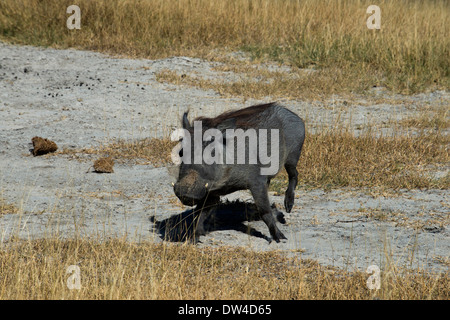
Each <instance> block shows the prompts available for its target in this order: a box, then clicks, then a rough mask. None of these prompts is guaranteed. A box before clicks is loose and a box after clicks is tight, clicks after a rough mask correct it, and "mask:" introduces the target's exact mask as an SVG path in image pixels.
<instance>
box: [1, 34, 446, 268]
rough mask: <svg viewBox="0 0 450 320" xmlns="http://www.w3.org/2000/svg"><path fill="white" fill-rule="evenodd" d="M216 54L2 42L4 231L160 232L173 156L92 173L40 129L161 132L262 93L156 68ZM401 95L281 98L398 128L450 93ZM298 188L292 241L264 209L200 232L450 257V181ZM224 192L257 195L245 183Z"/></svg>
mask: <svg viewBox="0 0 450 320" xmlns="http://www.w3.org/2000/svg"><path fill="white" fill-rule="evenodd" d="M211 66H212V63H211V62H206V61H202V60H200V59H196V58H187V57H173V58H167V59H162V60H154V61H153V60H138V59H123V58H114V57H109V56H106V55H103V54H99V53H93V52H85V51H76V50H54V49H43V48H34V47H27V46H21V47H19V46H11V45H8V44H4V43H0V191H1V193H0V196H2V197H3V198H4V199H5V200H6V201H7V202H8V203H12V204H14V205H15V206H16V207H18V208H19V209H20V210H19V213H11V214H3V215H1V216H0V241H1V242H3V243H6V242H8V241H9V240H10V239H11V237H12V236H14V237H19V238H22V239H30V238H39V237H46V236H49V235H51V234H58V235H60V236H62V237H72V236H74V235H76V234H78V235H82V236H90V237H100V238H105V237H120V236H124V235H126V236H127V237H128V238H129V239H130V240H132V241H139V240H150V241H162V240H161V237H160V235H159V234H158V230H156V229H157V228H156V229H155V225H154V223H152V222H151V218H152V217H154V218H152V219H156V221H162V220H164V219H168V218H170V217H173V216H174V215H179V214H181V213H182V212H183V211H184V210H186V209H189V208H186V207H183V206H181V205H180V203H179V202H178V201H177V199H176V197H175V196H174V194H173V190H172V186H171V182H172V179H171V177H170V176H169V174H168V171H167V168H165V167H156V168H155V167H153V166H151V165H140V164H128V163H127V164H123V163H116V164H115V166H114V173H111V174H97V173H93V172H92V170H90V172H87V171H88V169H89V168H90V166H91V165H92V163H93V160H95V157H89V156H86V157H85V158H83V159H74V158H72V157H70V156H68V155H63V154H61V155H56V156H39V157H33V156H32V154H31V153H30V149H31V139H32V138H33V137H34V136H40V137H44V138H48V139H50V140H53V141H54V142H56V143H57V145H58V147H59V150H62V149H80V148H88V147H89V148H91V147H93V148H95V147H98V146H99V145H101V144H104V143H106V142H109V141H114V140H117V139H141V138H146V137H162V136H163V135H165V134H167V133H170V132H171V131H172V130H173V129H175V128H177V127H178V126H179V122H180V117H181V114H182V112H184V111H186V110H187V109H190V111H191V116H195V115H208V116H213V115H218V114H220V113H221V112H223V111H225V110H229V109H236V108H242V107H244V106H249V105H251V104H254V103H257V102H262V101H253V100H252V101H250V100H249V101H245V102H244V101H242V100H240V99H234V98H223V97H221V96H220V95H218V94H217V93H216V92H214V91H212V90H209V91H204V90H200V89H195V88H190V87H185V86H175V85H171V84H164V83H160V82H158V81H156V79H155V74H157V73H158V72H160V71H161V70H165V69H169V70H174V71H176V72H180V73H187V74H189V73H191V72H195V73H196V74H201V75H203V76H205V77H224V79H228V78H226V77H229V78H230V77H231V78H232V75H230V73H226V74H225V73H223V74H220V73H219V72H217V71H214V70H212V69H211ZM268 67H272V68H276V66H268ZM373 94H374V95H383V94H384V92H383V91H382V90H381V91H374V93H373ZM402 99H403V100H404V101H405V102H404V103H396V104H389V103H380V104H377V105H368V104H367V103H366V102H365V101H364V97H362V98H361V100H360V101H357V102H351V103H347V102H345V103H344V102H343V101H342V99H339V98H338V97H336V99H332V100H331V101H328V102H326V103H325V102H319V101H318V102H313V103H311V102H303V101H282V103H284V104H285V105H286V106H287V107H288V108H290V109H291V110H293V111H294V112H296V113H297V114H298V115H300V116H301V117H303V118H304V119H305V120H306V124H307V128H308V129H309V130H314V128H315V127H316V126H317V125H319V124H323V123H327V122H329V123H330V124H331V123H333V121H336V119H337V117H339V119H340V121H345V120H346V119H349V118H350V117H351V118H352V125H353V126H354V130H359V129H360V128H361V127H363V126H364V125H365V124H367V123H368V122H369V121H371V122H378V123H384V124H386V126H385V130H389V123H391V122H392V121H393V120H394V121H395V119H400V118H402V117H407V116H410V115H413V114H415V113H417V112H418V111H419V106H420V105H423V104H427V105H437V104H447V105H448V104H449V101H450V99H449V95H448V93H446V92H435V93H429V94H420V95H416V96H412V97H404V98H402ZM271 100H272V99H271V98H270V97H267V99H265V100H264V101H271ZM436 174H438V175H442V174H444V175H445V174H446V172H437V173H436ZM296 195H297V199H296V203H295V207H294V209H293V212H292V213H290V214H286V215H285V218H286V221H287V223H286V224H285V225H280V229H281V231H282V232H283V233H284V234H285V235H286V236H287V237H288V241H285V242H281V243H275V242H271V243H269V241H268V240H267V237H268V236H269V234H268V230H267V227H266V226H265V225H264V223H263V222H261V221H251V222H247V221H239V219H238V220H237V221H234V220H232V219H230V221H229V222H228V224H226V225H225V226H222V227H221V228H217V230H211V232H210V233H208V234H207V235H206V236H203V237H201V238H200V241H201V242H200V243H199V244H198V245H199V246H217V245H220V246H243V247H248V248H250V249H253V250H280V251H283V252H286V253H288V254H293V255H299V256H301V257H302V258H312V259H316V260H318V261H319V262H320V263H323V264H326V265H333V266H338V267H343V268H349V269H352V268H359V269H362V270H365V269H366V268H367V267H368V266H369V265H371V264H376V265H378V266H380V267H383V266H384V265H386V264H388V263H389V264H390V263H393V264H395V265H399V266H408V267H413V268H416V267H420V268H426V269H430V270H436V271H446V270H448V265H449V264H448V261H449V252H450V231H449V229H448V224H449V192H448V190H425V191H422V190H409V191H407V190H403V191H400V192H397V193H385V194H384V193H381V194H380V193H377V192H371V191H370V190H352V189H340V190H333V191H328V192H326V191H323V190H310V191H305V190H302V189H300V190H297V193H296ZM227 198H228V199H230V200H233V199H241V200H251V196H250V194H249V193H248V192H238V193H235V194H232V195H230V196H228V197H227ZM271 199H272V201H273V202H274V203H275V204H277V206H278V208H279V209H280V210H283V205H282V203H283V196H278V195H274V194H272V195H271ZM369 212H370V214H368V213H369ZM243 226H244V227H243ZM417 226H420V227H417ZM246 230H247V231H248V230H253V231H254V232H250V233H249V232H246Z"/></svg>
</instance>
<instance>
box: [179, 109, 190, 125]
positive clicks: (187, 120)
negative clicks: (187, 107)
mask: <svg viewBox="0 0 450 320" xmlns="http://www.w3.org/2000/svg"><path fill="white" fill-rule="evenodd" d="M187 115H188V113H187V112H185V113H184V114H183V119H182V120H181V123H182V124H183V129H190V128H191V124H190V123H189V119H188V117H187Z"/></svg>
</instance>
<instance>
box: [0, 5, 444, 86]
mask: <svg viewBox="0 0 450 320" xmlns="http://www.w3.org/2000/svg"><path fill="white" fill-rule="evenodd" d="M72 4H73V3H72V1H70V0H65V1H59V0H47V1H39V0H4V1H2V2H0V39H3V40H6V41H11V42H14V43H22V44H31V45H40V46H53V47H58V48H67V47H76V48H82V49H89V50H99V51H106V52H111V53H115V54H121V55H131V56H139V57H149V58H159V57H166V56H173V55H190V56H199V57H203V58H207V59H213V60H214V59H215V58H216V56H217V50H219V51H220V50H225V51H236V50H244V51H246V52H248V53H250V55H251V56H252V57H253V58H254V59H255V61H259V62H264V61H267V60H275V61H279V62H282V63H286V64H289V65H292V66H294V67H295V68H314V69H317V70H320V71H321V72H317V73H313V74H311V75H310V76H309V80H310V81H304V84H303V85H304V86H306V88H308V89H309V90H311V91H313V92H322V93H323V94H325V95H329V94H332V93H335V92H336V90H337V89H336V88H338V89H339V90H343V91H344V92H353V91H359V90H365V89H367V88H370V87H371V86H373V85H377V86H385V87H387V88H389V89H392V90H394V91H396V92H404V93H412V92H418V91H423V90H427V89H435V88H446V89H448V87H449V86H450V76H449V74H450V72H449V70H450V62H449V59H448V57H449V55H450V49H449V48H450V37H449V34H450V32H449V31H450V23H449V19H450V3H449V2H448V1H445V0H437V1H413V0H408V1H378V2H377V5H378V6H379V7H380V8H381V30H369V29H368V28H367V26H366V19H367V18H368V17H369V14H367V13H366V9H367V7H368V6H369V5H371V4H373V3H372V1H357V0H342V1H334V0H319V1H308V0H307V1H290V0H233V1H220V0H212V1H211V0H178V1H175V0H156V1H136V0H96V1H93V0H80V1H78V2H77V5H78V6H79V7H80V9H81V29H80V30H69V29H67V28H66V20H67V18H68V17H69V14H67V13H66V8H67V7H68V6H69V5H72ZM285 86H286V88H287V89H286V90H288V91H289V92H290V93H295V92H296V90H297V89H298V86H296V85H295V83H292V84H290V83H287V84H285ZM308 89H305V92H308Z"/></svg>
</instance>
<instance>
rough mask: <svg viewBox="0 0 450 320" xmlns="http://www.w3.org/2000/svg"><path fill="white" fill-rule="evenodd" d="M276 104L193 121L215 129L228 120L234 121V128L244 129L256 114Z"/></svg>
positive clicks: (252, 107)
mask: <svg viewBox="0 0 450 320" xmlns="http://www.w3.org/2000/svg"><path fill="white" fill-rule="evenodd" d="M276 105H277V103H276V102H271V103H266V104H258V105H254V106H250V107H248V108H244V109H240V110H232V111H228V112H225V113H222V114H221V115H219V116H217V117H215V118H206V117H198V118H196V119H195V120H194V121H202V125H203V126H204V127H209V128H215V127H217V125H219V124H220V123H223V122H224V121H226V120H228V119H235V120H236V127H238V128H246V127H250V126H251V125H252V124H253V123H254V121H255V117H256V115H257V114H258V113H261V112H263V111H265V110H266V109H267V108H270V107H273V106H276Z"/></svg>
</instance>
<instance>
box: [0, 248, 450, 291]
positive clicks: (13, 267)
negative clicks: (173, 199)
mask: <svg viewBox="0 0 450 320" xmlns="http://www.w3.org/2000/svg"><path fill="white" fill-rule="evenodd" d="M71 265H76V266H78V267H79V280H80V283H79V284H80V289H79V290H78V289H72V290H70V289H69V288H68V287H67V282H68V280H69V283H72V284H73V283H74V282H72V281H71V280H73V277H72V278H70V277H71V276H73V275H74V273H73V272H74V271H73V270H72V271H70V272H69V273H66V272H67V270H68V267H69V266H71ZM69 270H70V269H69ZM0 274H1V275H2V277H1V278H0V284H1V285H0V299H198V300H199V299H202V300H204V299H372V298H375V297H377V298H381V299H443V300H447V299H448V298H449V287H450V283H449V275H448V274H445V273H443V274H437V275H433V274H431V273H426V272H422V271H420V270H412V271H411V270H409V271H406V270H401V269H399V268H396V267H395V266H388V269H386V270H382V272H381V288H380V289H379V290H369V289H368V287H367V284H366V281H367V279H368V277H369V275H368V274H366V273H364V272H345V271H341V270H337V269H332V268H326V267H322V266H320V265H319V264H317V263H315V262H313V261H310V260H298V259H291V258H286V257H285V256H282V255H280V254H278V253H276V252H266V253H256V252H252V251H247V250H243V249H236V248H227V247H221V248H203V249H200V248H198V247H196V246H194V245H190V244H181V245H178V244H167V243H164V244H152V243H146V242H144V243H140V244H137V243H131V242H127V241H125V240H124V239H117V240H109V241H104V242H98V241H95V240H58V239H47V240H35V241H16V242H13V243H11V246H9V245H8V246H4V247H3V248H2V249H1V250H0ZM69 278H70V279H69Z"/></svg>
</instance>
